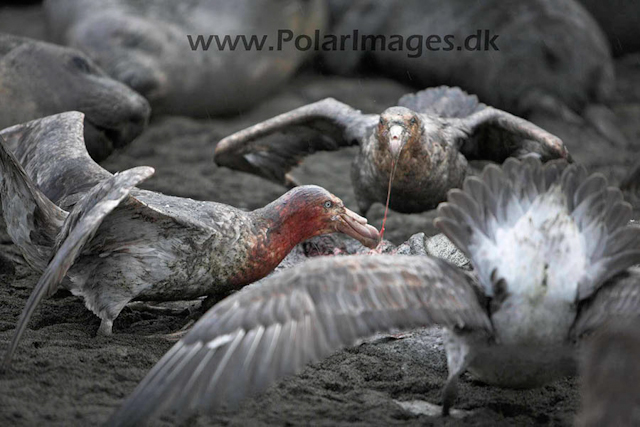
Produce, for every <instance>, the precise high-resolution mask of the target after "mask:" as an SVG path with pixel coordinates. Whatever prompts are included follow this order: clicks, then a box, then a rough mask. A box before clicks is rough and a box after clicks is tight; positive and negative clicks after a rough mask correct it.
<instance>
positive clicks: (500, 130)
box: [449, 107, 571, 162]
mask: <svg viewBox="0 0 640 427" xmlns="http://www.w3.org/2000/svg"><path fill="white" fill-rule="evenodd" d="M449 124H450V126H454V127H456V128H458V129H459V130H461V131H462V132H464V134H465V135H466V137H465V138H463V139H462V140H461V141H460V142H461V146H460V151H461V152H462V154H464V155H465V156H466V157H467V158H468V159H479V160H493V161H496V162H502V161H504V160H505V159H506V158H508V157H518V158H523V157H527V156H532V155H533V156H535V157H537V158H540V159H541V160H543V161H546V160H551V159H566V160H568V161H571V156H570V155H569V150H567V147H565V145H564V143H563V142H562V140H561V139H560V138H558V137H557V136H555V135H553V134H551V133H549V132H547V131H546V130H544V129H542V128H540V127H538V126H536V125H534V124H533V123H531V122H529V121H527V120H525V119H522V118H520V117H516V116H514V115H513V114H509V113H507V112H506V111H502V110H498V109H496V108H493V107H486V108H483V109H481V110H480V111H478V112H475V113H473V114H471V115H470V116H468V117H464V118H454V119H450V120H449Z"/></svg>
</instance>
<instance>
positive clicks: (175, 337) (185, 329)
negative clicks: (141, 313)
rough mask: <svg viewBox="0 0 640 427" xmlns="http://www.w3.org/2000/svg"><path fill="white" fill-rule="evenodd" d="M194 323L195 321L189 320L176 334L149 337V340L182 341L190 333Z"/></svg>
mask: <svg viewBox="0 0 640 427" xmlns="http://www.w3.org/2000/svg"><path fill="white" fill-rule="evenodd" d="M194 323H195V321H194V320H189V321H188V322H187V323H186V325H184V326H183V327H182V328H180V329H179V330H177V331H175V332H171V333H170V334H155V335H149V338H162V339H165V340H167V341H169V342H176V341H180V340H181V339H182V338H183V337H184V336H185V335H187V333H189V331H190V330H191V327H192V326H193V324H194Z"/></svg>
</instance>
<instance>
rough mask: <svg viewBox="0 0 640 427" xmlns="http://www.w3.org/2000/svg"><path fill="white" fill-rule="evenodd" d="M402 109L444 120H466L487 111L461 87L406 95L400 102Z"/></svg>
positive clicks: (439, 88)
mask: <svg viewBox="0 0 640 427" xmlns="http://www.w3.org/2000/svg"><path fill="white" fill-rule="evenodd" d="M398 105H399V106H401V107H406V108H409V109H410V110H413V111H415V112H416V113H422V114H429V115H434V116H439V117H442V118H455V117H458V118H464V117H467V116H470V115H471V114H473V113H476V112H478V111H481V110H483V109H485V108H486V107H487V106H486V105H484V104H482V103H480V102H479V101H478V97H477V96H475V95H469V94H468V93H467V92H465V91H463V90H462V89H460V88H459V87H449V86H438V87H432V88H429V89H425V90H421V91H420V92H416V93H409V94H406V95H404V96H403V97H402V98H400V100H399V101H398Z"/></svg>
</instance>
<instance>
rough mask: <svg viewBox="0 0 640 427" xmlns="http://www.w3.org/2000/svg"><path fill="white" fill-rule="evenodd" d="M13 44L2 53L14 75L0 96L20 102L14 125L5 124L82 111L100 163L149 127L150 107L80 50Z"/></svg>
mask: <svg viewBox="0 0 640 427" xmlns="http://www.w3.org/2000/svg"><path fill="white" fill-rule="evenodd" d="M13 42H15V43H13V47H12V48H11V49H10V50H9V51H8V52H6V53H5V54H4V55H0V62H1V63H3V65H4V70H5V73H6V72H7V70H9V74H10V75H6V74H5V75H4V76H3V77H4V78H3V79H2V80H3V82H2V84H0V92H4V93H5V94H6V95H11V97H13V98H14V99H19V100H20V102H19V103H16V105H12V111H10V113H11V114H9V117H10V118H11V119H12V120H13V121H14V122H15V123H5V125H7V126H8V125H11V124H17V123H23V122H26V121H28V120H32V119H36V118H39V117H43V116H49V115H53V114H57V113H61V112H64V111H72V110H75V111H80V112H82V113H84V114H85V141H86V143H87V149H88V151H89V153H90V154H91V155H92V157H94V159H96V160H100V159H103V158H105V157H106V156H107V155H109V153H111V151H113V149H114V148H117V147H122V146H124V145H126V144H128V143H129V142H131V141H132V140H133V139H134V138H135V137H136V136H138V135H139V134H140V133H141V132H142V131H143V129H144V128H145V127H146V125H147V122H148V120H149V116H150V114H151V108H150V106H149V103H148V102H147V101H146V100H145V99H144V98H143V97H142V96H140V95H139V94H138V93H136V92H134V91H133V90H132V89H130V88H129V87H127V86H126V85H124V84H122V83H120V82H117V81H115V80H113V79H111V78H110V77H109V76H107V75H106V74H105V73H104V72H103V71H102V70H101V69H100V68H99V67H98V66H97V65H96V64H95V63H94V62H93V61H92V60H91V59H90V58H89V57H87V56H86V55H85V54H83V53H82V52H80V51H77V50H75V49H71V48H67V47H63V46H57V45H54V44H49V43H44V42H36V41H32V40H29V39H23V38H13ZM3 43H9V41H7V40H5V39H4V36H3V37H2V38H0V44H3ZM11 97H7V98H5V99H11ZM3 98H4V97H3ZM5 107H6V106H5ZM14 107H15V108H14Z"/></svg>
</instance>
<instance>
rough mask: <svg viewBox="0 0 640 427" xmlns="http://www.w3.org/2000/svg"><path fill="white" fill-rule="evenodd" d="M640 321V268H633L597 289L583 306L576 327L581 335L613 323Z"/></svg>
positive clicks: (576, 331) (575, 332)
mask: <svg viewBox="0 0 640 427" xmlns="http://www.w3.org/2000/svg"><path fill="white" fill-rule="evenodd" d="M628 321H636V322H640V268H637V267H635V268H630V269H629V270H627V271H625V272H624V273H622V274H620V275H618V276H616V277H614V278H612V279H611V280H609V282H607V283H606V284H605V285H604V286H602V288H600V289H598V290H597V291H596V293H595V295H594V296H593V298H592V299H590V300H588V301H587V302H585V303H584V305H583V306H582V307H581V308H580V314H579V316H578V318H577V320H576V323H575V325H574V327H573V331H574V335H575V336H576V337H580V336H581V335H584V334H588V333H591V332H594V331H596V330H597V329H599V328H601V327H603V326H606V325H608V324H613V323H620V322H621V323H625V322H628Z"/></svg>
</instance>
